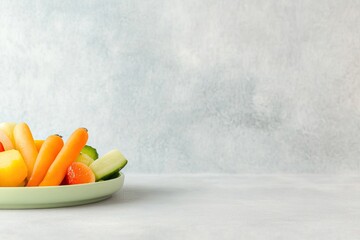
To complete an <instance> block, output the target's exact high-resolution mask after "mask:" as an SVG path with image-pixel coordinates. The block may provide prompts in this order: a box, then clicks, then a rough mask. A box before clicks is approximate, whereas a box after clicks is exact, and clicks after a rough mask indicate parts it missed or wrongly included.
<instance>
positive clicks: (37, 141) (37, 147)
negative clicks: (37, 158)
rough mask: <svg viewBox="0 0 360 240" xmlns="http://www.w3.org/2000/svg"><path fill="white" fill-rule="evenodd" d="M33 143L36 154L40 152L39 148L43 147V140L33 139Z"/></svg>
mask: <svg viewBox="0 0 360 240" xmlns="http://www.w3.org/2000/svg"><path fill="white" fill-rule="evenodd" d="M34 142H35V146H36V149H37V150H38V152H40V148H41V146H42V145H43V143H44V142H45V140H38V139H35V140H34Z"/></svg>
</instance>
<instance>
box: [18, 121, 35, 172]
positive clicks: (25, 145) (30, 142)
mask: <svg viewBox="0 0 360 240" xmlns="http://www.w3.org/2000/svg"><path fill="white" fill-rule="evenodd" d="M14 140H15V148H16V149H17V150H19V152H20V153H21V155H22V157H23V158H24V160H25V163H26V166H27V168H28V176H27V177H28V179H29V178H30V176H31V174H32V171H33V168H34V164H35V160H36V157H37V155H38V151H37V149H36V146H35V143H34V138H33V136H32V134H31V131H30V128H29V126H28V125H27V124H26V123H18V124H16V126H15V128H14Z"/></svg>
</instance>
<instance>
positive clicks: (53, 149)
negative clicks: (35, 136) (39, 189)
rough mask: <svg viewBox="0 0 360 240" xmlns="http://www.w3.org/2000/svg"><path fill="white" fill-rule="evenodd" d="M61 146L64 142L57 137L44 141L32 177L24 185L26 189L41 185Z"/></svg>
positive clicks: (53, 136)
mask: <svg viewBox="0 0 360 240" xmlns="http://www.w3.org/2000/svg"><path fill="white" fill-rule="evenodd" d="M35 143H36V140H35ZM63 146H64V141H63V140H62V138H61V137H60V136H59V135H52V136H50V137H48V138H47V139H46V140H45V141H44V143H43V144H42V147H41V150H40V151H39V155H38V156H37V158H36V162H35V165H34V169H33V172H32V175H31V177H30V179H29V182H28V183H27V185H26V186H27V187H32V186H38V185H39V184H40V183H41V181H42V180H43V179H44V177H45V175H46V172H47V171H48V169H49V167H50V166H51V164H52V163H53V162H54V160H55V158H56V156H57V155H58V153H59V152H60V150H61V148H62V147H63Z"/></svg>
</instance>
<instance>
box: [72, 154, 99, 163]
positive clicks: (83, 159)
mask: <svg viewBox="0 0 360 240" xmlns="http://www.w3.org/2000/svg"><path fill="white" fill-rule="evenodd" d="M75 162H81V163H84V164H85V165H86V166H90V165H91V164H92V163H93V162H94V159H92V158H91V157H89V156H88V155H87V154H85V153H80V154H79V156H78V157H77V159H76V160H75Z"/></svg>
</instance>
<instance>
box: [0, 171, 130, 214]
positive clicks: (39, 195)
mask: <svg viewBox="0 0 360 240" xmlns="http://www.w3.org/2000/svg"><path fill="white" fill-rule="evenodd" d="M123 185H124V174H122V173H121V174H120V176H119V177H117V178H115V179H111V180H107V181H103V182H96V183H87V184H78V185H67V186H54V187H0V208H1V209H25V208H55V207H68V206H76V205H82V204H88V203H93V202H99V201H102V200H104V199H106V198H109V197H111V195H112V194H113V193H115V192H117V191H118V190H120V189H121V188H122V186H123Z"/></svg>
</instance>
